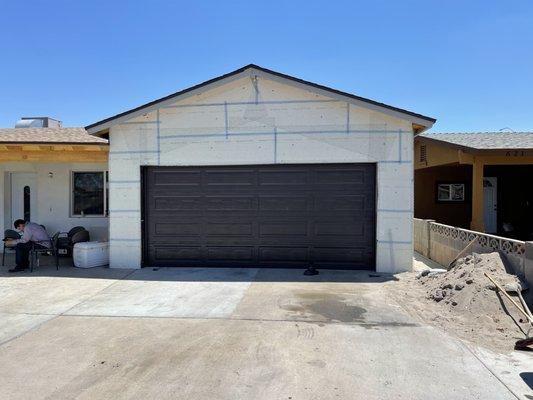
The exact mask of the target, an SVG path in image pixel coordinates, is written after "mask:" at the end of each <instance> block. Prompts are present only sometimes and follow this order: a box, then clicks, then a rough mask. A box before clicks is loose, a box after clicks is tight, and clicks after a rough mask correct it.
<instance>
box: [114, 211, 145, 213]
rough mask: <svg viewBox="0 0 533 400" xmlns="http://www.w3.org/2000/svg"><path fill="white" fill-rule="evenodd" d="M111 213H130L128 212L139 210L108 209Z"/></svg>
mask: <svg viewBox="0 0 533 400" xmlns="http://www.w3.org/2000/svg"><path fill="white" fill-rule="evenodd" d="M109 212H111V213H130V212H135V213H138V212H141V210H109Z"/></svg>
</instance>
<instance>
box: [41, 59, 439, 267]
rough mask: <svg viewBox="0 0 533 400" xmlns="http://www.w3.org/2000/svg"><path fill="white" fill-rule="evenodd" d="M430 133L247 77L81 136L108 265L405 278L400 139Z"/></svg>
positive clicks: (324, 92)
mask: <svg viewBox="0 0 533 400" xmlns="http://www.w3.org/2000/svg"><path fill="white" fill-rule="evenodd" d="M434 122H435V119H433V118H429V117H426V116H423V115H420V114H416V113H413V112H410V111H406V110H403V109H399V108H396V107H392V106H388V105H385V104H382V103H378V102H375V101H372V100H368V99H365V98H361V97H358V96H355V95H352V94H349V93H344V92H341V91H338V90H335V89H331V88H328V87H325V86H321V85H317V84H314V83H311V82H306V81H303V80H301V79H297V78H294V77H291V76H287V75H284V74H280V73H277V72H274V71H270V70H267V69H264V68H261V67H258V66H255V65H248V66H246V67H243V68H241V69H238V70H236V71H234V72H231V73H229V74H226V75H223V76H220V77H218V78H215V79H212V80H210V81H207V82H204V83H202V84H199V85H196V86H193V87H191V88H189V89H186V90H183V91H180V92H177V93H174V94H172V95H169V96H167V97H164V98H162V99H159V100H155V101H152V102H150V103H148V104H145V105H143V106H140V107H137V108H135V109H132V110H129V111H126V112H123V113H121V114H118V115H116V116H114V117H110V118H107V119H104V120H102V121H100V122H97V123H94V124H92V125H89V126H87V127H86V129H87V131H88V132H89V133H90V134H93V135H95V137H105V138H109V140H110V151H109V223H110V226H109V233H110V249H111V261H110V263H111V267H117V268H132V267H133V268H139V267H141V266H230V267H250V266H267V267H272V266H280V267H305V266H307V265H309V264H314V265H315V266H316V267H319V268H347V269H376V270H377V271H380V272H399V271H403V270H408V269H410V268H411V264H412V251H413V244H412V223H413V222H412V218H413V184H412V178H413V134H415V133H420V132H423V131H424V130H426V129H428V128H430V127H431V126H432V125H433V123H434ZM95 140H96V139H95ZM100 166H101V168H102V170H103V169H105V163H103V162H102V163H101V164H100ZM68 169H69V168H65V173H66V174H67V175H68V172H66V171H67V170H68ZM70 169H72V168H70ZM75 169H77V168H75ZM40 170H41V171H43V172H41V174H42V176H41V177H40V180H44V181H46V179H47V173H48V171H47V169H46V167H43V168H42V169H40ZM65 183H66V181H65ZM62 196H69V193H67V191H66V190H65V192H64V193H63V194H62ZM44 207H48V206H47V205H45V206H44ZM43 222H44V221H43Z"/></svg>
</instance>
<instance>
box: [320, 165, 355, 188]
mask: <svg viewBox="0 0 533 400" xmlns="http://www.w3.org/2000/svg"><path fill="white" fill-rule="evenodd" d="M314 173H315V183H316V184H317V185H361V186H364V184H365V171H364V170H354V169H353V168H330V169H327V170H321V169H316V170H315V171H314Z"/></svg>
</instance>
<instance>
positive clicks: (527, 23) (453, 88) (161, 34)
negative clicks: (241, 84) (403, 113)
mask: <svg viewBox="0 0 533 400" xmlns="http://www.w3.org/2000/svg"><path fill="white" fill-rule="evenodd" d="M0 5H1V12H0V127H12V126H14V124H15V122H16V120H17V119H18V118H19V117H20V116H28V115H49V116H53V117H57V118H59V119H61V120H63V121H64V124H65V125H66V126H80V125H81V126H83V125H87V124H90V123H92V122H96V121H98V120H100V119H103V118H105V117H108V116H110V115H114V114H116V113H118V112H121V111H124V110H126V109H129V108H132V107H135V106H138V105H141V104H144V103H146V102H148V101H150V100H153V99H156V98H159V97H162V96H164V95H166V94H169V93H172V92H175V91H177V90H180V89H183V88H186V87H188V86H191V85H193V84H196V83H199V82H202V81H205V80H207V79H210V78H213V77H215V76H218V75H221V74H223V73H227V72H230V71H232V70H234V69H237V68H239V67H241V66H243V65H245V64H249V63H255V64H259V65H261V66H264V67H267V68H271V69H274V70H277V71H280V72H283V73H287V74H289V75H294V76H297V77H299V78H302V79H306V80H310V81H314V82H317V83H320V84H324V85H327V86H331V87H334V88H336V89H340V90H344V91H347V92H351V93H355V94H357V95H360V96H364V97H368V98H371V99H374V100H377V101H381V102H384V103H387V104H391V105H393V106H397V107H402V108H406V109H408V110H411V111H415V112H418V113H421V114H425V115H428V116H432V117H435V118H437V119H438V122H437V124H436V125H435V128H434V131H472V130H498V129H500V128H504V127H510V128H512V129H513V130H516V131H518V130H533V1H530V0H524V1H513V0H510V1H501V0H499V1H493V0H484V1H477V0H469V1H464V0H461V1H456V0H448V1H432V0H425V1H410V0H404V1H379V0H374V1H334V0H330V1H312V0H307V1H273V0H269V1H230V0H225V1H147V0H145V1H112V0H107V1H100V0H91V1H83V2H82V1H71V0H69V1H55V0H47V1H29V0H27V1H8V0H2V1H1V2H0Z"/></svg>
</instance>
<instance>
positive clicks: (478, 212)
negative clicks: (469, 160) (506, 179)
mask: <svg viewBox="0 0 533 400" xmlns="http://www.w3.org/2000/svg"><path fill="white" fill-rule="evenodd" d="M483 166H484V164H483V161H481V160H480V159H478V158H477V157H476V158H474V163H473V164H472V221H471V222H470V229H472V230H473V231H479V232H484V231H485V224H484V221H483V217H484V215H483Z"/></svg>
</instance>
